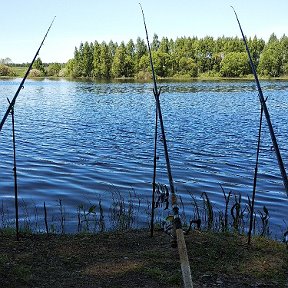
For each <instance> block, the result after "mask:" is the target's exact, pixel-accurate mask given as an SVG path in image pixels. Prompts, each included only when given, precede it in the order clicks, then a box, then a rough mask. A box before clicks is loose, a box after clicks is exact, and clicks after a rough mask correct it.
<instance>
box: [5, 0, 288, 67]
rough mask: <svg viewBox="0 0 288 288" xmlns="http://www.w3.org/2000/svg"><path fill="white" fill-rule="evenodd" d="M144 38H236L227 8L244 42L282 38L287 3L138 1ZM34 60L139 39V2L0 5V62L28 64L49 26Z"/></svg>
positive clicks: (32, 0)
mask: <svg viewBox="0 0 288 288" xmlns="http://www.w3.org/2000/svg"><path fill="white" fill-rule="evenodd" d="M141 4H142V7H143V9H144V12H145V17H146V24H147V28H148V31H149V38H150V40H151V41H152V38H153V34H154V33H156V34H157V35H158V36H159V39H160V40H161V38H162V37H168V38H169V39H170V38H172V39H174V40H175V39H176V38H177V37H182V36H186V37H189V36H190V37H193V36H197V37H199V38H202V37H205V36H212V37H214V38H217V37H221V36H223V35H224V36H227V37H235V36H238V37H241V34H240V31H239V27H238V24H237V22H236V19H235V15H234V13H233V10H232V9H231V7H230V6H231V5H232V6H233V7H234V8H235V10H236V11H237V13H238V17H239V20H240V22H241V25H242V28H243V30H244V33H245V35H246V36H247V37H254V36H255V35H256V36H257V37H258V38H263V39H264V40H265V41H267V40H268V39H269V36H270V35H271V34H272V33H273V32H274V33H275V34H276V35H277V36H278V37H281V36H282V35H283V34H284V33H285V34H286V35H288V17H287V12H288V1H287V0H274V1H272V0H228V1H227V0H202V1H199V0H197V1H196V0H173V1H170V0H141ZM54 16H56V19H55V22H54V24H53V26H52V28H51V30H50V32H49V34H48V36H47V38H46V40H45V43H44V46H43V47H42V48H41V51H40V54H39V56H40V57H41V60H42V61H43V62H45V63H51V62H61V63H63V62H67V61H68V60H69V59H71V58H73V54H74V49H75V47H79V45H80V43H81V42H85V41H88V42H94V41H95V40H97V41H98V42H102V41H105V42H107V43H108V42H109V41H110V40H112V41H114V42H118V43H120V42H121V41H124V42H125V43H127V42H128V41H129V40H130V39H132V40H133V41H136V39H137V37H141V38H142V39H145V37H146V36H145V30H144V26H143V21H142V14H141V10H140V6H139V0H122V1H119V0H117V1H116V0H81V1H80V0H78V1H76V0H49V1H47V0H25V1H23V0H13V1H12V0H10V1H7V0H0V59H1V58H6V57H8V58H10V59H11V60H12V62H13V63H24V62H25V63H26V62H31V61H32V59H33V57H34V55H35V53H36V51H37V49H38V47H39V45H40V43H41V41H42V39H43V37H44V35H45V33H46V31H47V29H48V27H49V25H50V23H51V21H52V20H53V18H54Z"/></svg>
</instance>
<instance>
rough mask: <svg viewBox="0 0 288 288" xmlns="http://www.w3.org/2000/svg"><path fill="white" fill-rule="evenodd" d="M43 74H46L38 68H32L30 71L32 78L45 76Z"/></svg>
mask: <svg viewBox="0 0 288 288" xmlns="http://www.w3.org/2000/svg"><path fill="white" fill-rule="evenodd" d="M43 76H44V74H43V73H42V72H41V71H40V70H38V69H31V71H30V73H29V77H32V78H34V77H43Z"/></svg>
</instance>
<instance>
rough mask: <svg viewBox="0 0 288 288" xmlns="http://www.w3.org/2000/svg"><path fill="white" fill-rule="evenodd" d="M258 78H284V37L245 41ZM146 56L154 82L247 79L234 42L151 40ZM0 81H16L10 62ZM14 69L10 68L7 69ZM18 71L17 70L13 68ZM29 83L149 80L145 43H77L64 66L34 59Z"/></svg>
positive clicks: (287, 41)
mask: <svg viewBox="0 0 288 288" xmlns="http://www.w3.org/2000/svg"><path fill="white" fill-rule="evenodd" d="M248 46H249V48H250V51H251V54H252V57H253V60H254V63H255V65H256V68H257V71H258V73H259V75H261V76H265V77H280V76H288V37H287V36H285V35H283V36H282V37H281V38H280V39H278V38H277V37H276V35H275V34H272V35H271V36H270V38H269V40H268V41H267V43H265V41H264V40H263V39H258V38H257V37H256V36H255V37H254V38H253V39H252V38H250V39H248ZM151 50H152V56H153V62H154V68H155V72H156V74H157V76H158V77H162V78H165V77H171V78H191V77H201V76H204V77H245V76H247V75H249V74H252V72H251V69H250V65H249V61H248V56H247V52H246V50H245V46H244V43H243V40H242V39H240V38H238V37H224V36H223V37H220V38H217V39H214V38H213V37H209V36H207V37H205V38H201V39H198V38H197V37H193V38H191V37H181V38H177V39H176V40H172V39H170V40H169V39H168V38H167V37H163V38H162V39H161V40H159V38H158V36H157V35H156V34H154V36H153V41H152V42H151ZM1 60H3V61H1V63H0V76H5V75H10V76H13V75H15V71H16V70H13V69H12V68H14V69H16V68H17V67H15V64H13V63H11V59H10V58H5V59H1ZM11 66H14V67H11ZM16 66H17V65H16ZM30 76H32V77H38V76H40V77H41V76H59V77H72V78H92V79H111V78H136V79H149V78H151V68H150V60H149V55H148V49H147V45H146V42H145V41H144V40H143V39H141V38H140V37H138V38H137V40H136V43H134V42H133V40H130V41H129V42H128V43H126V44H125V43H124V42H121V43H120V44H118V43H117V42H116V43H115V42H113V41H110V42H109V43H106V42H102V43H98V42H97V41H95V42H94V43H88V42H85V43H81V44H80V46H79V47H78V48H77V47H76V48H75V51H74V58H73V59H70V60H69V61H68V62H67V63H66V64H59V63H50V64H43V63H42V61H41V59H40V58H38V59H37V60H36V61H35V63H34V65H33V69H32V71H31V73H30Z"/></svg>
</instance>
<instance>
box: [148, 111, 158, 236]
mask: <svg viewBox="0 0 288 288" xmlns="http://www.w3.org/2000/svg"><path fill="white" fill-rule="evenodd" d="M157 135H158V110H157V107H156V111H155V134H154V159H153V166H154V167H153V181H152V185H153V187H152V210H151V222H150V236H151V237H153V233H154V209H155V190H156V167H157Z"/></svg>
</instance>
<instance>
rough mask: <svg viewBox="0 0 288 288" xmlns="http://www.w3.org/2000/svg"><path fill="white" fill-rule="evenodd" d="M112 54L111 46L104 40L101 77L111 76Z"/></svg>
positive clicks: (101, 50) (101, 51) (101, 49)
mask: <svg viewBox="0 0 288 288" xmlns="http://www.w3.org/2000/svg"><path fill="white" fill-rule="evenodd" d="M111 66H112V55H111V50H110V49H109V46H108V45H107V44H106V43H105V42H102V43H101V45H100V77H101V78H102V79H109V78H111Z"/></svg>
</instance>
